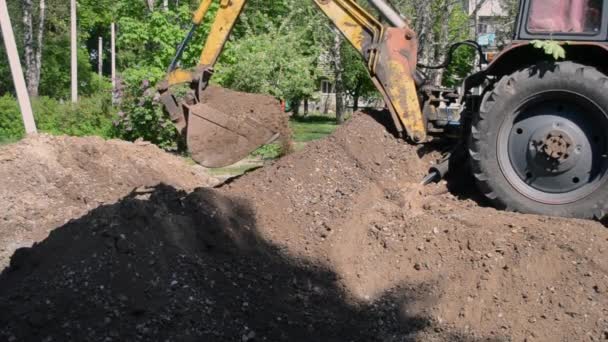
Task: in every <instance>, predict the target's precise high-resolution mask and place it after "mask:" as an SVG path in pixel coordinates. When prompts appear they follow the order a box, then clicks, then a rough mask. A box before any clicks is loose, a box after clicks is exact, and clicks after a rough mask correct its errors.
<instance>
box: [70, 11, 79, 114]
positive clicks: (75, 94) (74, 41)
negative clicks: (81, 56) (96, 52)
mask: <svg viewBox="0 0 608 342" xmlns="http://www.w3.org/2000/svg"><path fill="white" fill-rule="evenodd" d="M70 18H71V25H70V26H71V38H70V41H71V50H72V102H73V103H76V102H78V51H77V48H78V32H77V31H76V0H71V5H70Z"/></svg>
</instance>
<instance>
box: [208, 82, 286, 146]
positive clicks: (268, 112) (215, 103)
mask: <svg viewBox="0 0 608 342" xmlns="http://www.w3.org/2000/svg"><path fill="white" fill-rule="evenodd" d="M201 96H202V97H201V102H202V103H204V104H206V105H208V106H210V107H212V108H214V109H216V110H218V111H220V112H223V113H226V114H229V115H231V116H233V117H236V118H239V119H243V118H248V119H253V120H254V121H256V122H257V123H258V124H260V125H263V126H264V127H267V128H269V129H270V130H272V131H273V132H277V133H279V134H280V137H279V143H280V144H281V145H282V146H283V148H284V149H285V150H286V152H288V151H289V150H290V149H291V146H290V143H291V130H290V128H289V117H288V115H287V114H286V113H284V112H283V111H282V110H281V105H280V103H279V101H278V100H277V99H276V98H274V97H272V96H268V95H261V94H250V93H243V92H238V91H234V90H230V89H226V88H222V87H218V86H213V85H210V86H208V87H207V88H206V89H205V91H204V92H202V95H201Z"/></svg>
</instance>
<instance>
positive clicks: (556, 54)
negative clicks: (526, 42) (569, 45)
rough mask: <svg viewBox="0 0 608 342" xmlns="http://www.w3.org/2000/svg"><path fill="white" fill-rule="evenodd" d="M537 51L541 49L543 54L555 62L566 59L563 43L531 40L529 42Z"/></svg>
mask: <svg viewBox="0 0 608 342" xmlns="http://www.w3.org/2000/svg"><path fill="white" fill-rule="evenodd" d="M530 44H532V46H534V47H535V48H537V49H542V50H543V51H544V52H545V54H547V55H549V56H552V57H553V59H555V60H556V61H557V60H559V59H565V58H566V50H565V49H564V47H563V46H562V45H563V44H565V42H558V41H555V40H533V41H531V42H530Z"/></svg>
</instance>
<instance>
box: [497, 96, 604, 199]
mask: <svg viewBox="0 0 608 342" xmlns="http://www.w3.org/2000/svg"><path fill="white" fill-rule="evenodd" d="M568 95H569V96H570V94H568ZM512 118H513V121H511V125H507V126H503V127H504V128H503V129H504V131H501V132H504V133H500V134H501V135H502V136H503V137H504V138H501V139H504V140H502V141H503V142H504V143H503V144H500V145H499V146H498V148H499V162H500V164H501V168H503V170H504V172H505V176H506V177H507V179H508V180H509V182H510V183H511V184H512V185H514V186H515V187H516V188H517V189H518V191H519V192H520V193H522V194H524V195H526V196H527V197H529V198H532V199H534V200H537V201H540V202H545V203H554V204H557V203H570V202H572V201H575V200H576V199H577V198H581V197H584V196H586V195H587V194H589V193H590V192H593V191H594V189H596V188H597V186H598V185H599V183H600V180H601V179H602V178H603V177H602V175H603V174H604V173H605V172H606V170H607V167H608V158H607V157H606V156H607V155H608V149H607V148H606V146H608V145H607V144H606V143H607V141H606V138H605V137H604V136H605V131H606V127H607V126H608V123H607V122H606V119H605V117H604V116H603V113H601V112H600V111H598V110H597V107H595V108H593V107H592V106H590V105H588V103H586V102H585V100H584V99H581V98H576V97H575V96H574V97H571V98H569V99H567V98H565V97H562V96H559V95H557V94H556V95H555V97H552V96H547V95H544V96H543V97H542V98H541V97H538V98H536V99H534V100H532V101H530V102H529V103H528V104H526V105H524V106H523V107H522V108H520V110H519V111H518V112H517V113H515V115H514V117H512ZM503 134H504V135H503Z"/></svg>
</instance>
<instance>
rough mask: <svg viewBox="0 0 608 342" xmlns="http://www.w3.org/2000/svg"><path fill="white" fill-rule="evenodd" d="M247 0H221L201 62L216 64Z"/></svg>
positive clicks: (209, 64)
mask: <svg viewBox="0 0 608 342" xmlns="http://www.w3.org/2000/svg"><path fill="white" fill-rule="evenodd" d="M246 2H247V0H221V1H220V8H219V9H218V11H217V14H216V16H215V21H214V22H213V25H212V26H211V31H210V32H209V36H208V37H207V42H206V43H205V47H204V48H203V52H202V53H201V59H200V64H201V65H206V66H210V67H212V66H214V65H215V63H216V62H217V59H218V57H219V56H220V54H221V53H222V50H223V48H224V45H225V44H226V41H227V40H228V37H229V36H230V33H231V32H232V29H233V28H234V24H236V21H237V19H238V18H239V15H240V14H241V12H243V7H244V6H245V3H246Z"/></svg>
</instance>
